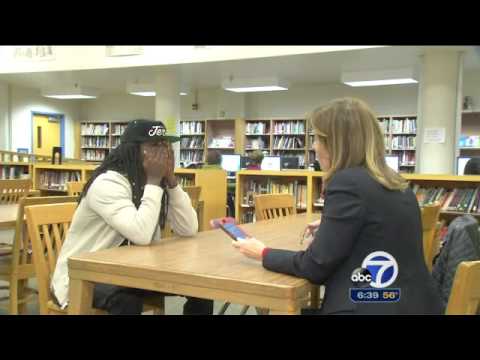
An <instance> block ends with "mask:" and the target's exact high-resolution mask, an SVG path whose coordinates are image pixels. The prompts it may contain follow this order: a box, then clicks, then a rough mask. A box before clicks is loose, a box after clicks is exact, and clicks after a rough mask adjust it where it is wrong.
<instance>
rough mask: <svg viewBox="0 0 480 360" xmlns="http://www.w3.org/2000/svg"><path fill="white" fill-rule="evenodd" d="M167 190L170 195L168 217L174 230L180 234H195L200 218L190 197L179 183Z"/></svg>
mask: <svg viewBox="0 0 480 360" xmlns="http://www.w3.org/2000/svg"><path fill="white" fill-rule="evenodd" d="M167 191H168V195H169V203H168V215H167V219H168V221H169V222H170V225H171V227H172V230H173V231H174V232H175V234H177V235H180V236H194V235H195V234H196V233H197V231H198V218H197V213H196V211H195V210H194V209H193V207H192V202H191V200H190V197H189V196H188V194H187V193H186V192H185V191H183V190H182V188H181V187H180V186H179V185H177V186H176V187H174V188H173V189H167Z"/></svg>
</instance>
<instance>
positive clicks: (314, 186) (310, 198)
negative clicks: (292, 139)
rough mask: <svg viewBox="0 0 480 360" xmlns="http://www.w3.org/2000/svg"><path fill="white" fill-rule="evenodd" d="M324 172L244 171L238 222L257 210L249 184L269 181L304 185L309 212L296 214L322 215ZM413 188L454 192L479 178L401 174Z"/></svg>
mask: <svg viewBox="0 0 480 360" xmlns="http://www.w3.org/2000/svg"><path fill="white" fill-rule="evenodd" d="M323 175H324V173H323V172H321V171H309V170H292V171H262V170H242V171H239V172H238V173H237V189H236V198H235V210H236V211H235V214H236V220H237V221H238V222H240V223H243V222H244V221H243V219H244V215H245V214H246V213H248V212H253V211H254V210H255V207H254V205H253V204H252V203H247V204H245V202H246V196H247V195H248V194H247V193H246V190H245V189H246V184H247V182H249V181H252V180H254V181H257V182H258V183H265V182H266V181H268V180H273V181H278V179H282V181H283V182H284V183H291V182H293V181H301V182H302V184H306V185H307V192H306V195H307V198H306V209H297V211H299V212H301V211H306V212H307V214H309V215H311V214H313V213H317V212H321V211H322V210H323V202H322V201H320V202H317V200H319V198H320V194H321V191H322V184H323V183H322V177H323ZM401 175H402V176H403V177H404V178H405V179H406V180H408V181H409V182H410V184H411V185H412V186H413V185H415V184H418V185H420V186H422V187H428V188H430V187H443V188H447V189H454V188H477V187H480V175H478V176H476V175H471V176H456V175H431V174H406V173H405V174H401ZM460 215H465V213H464V212H456V211H441V213H440V218H441V219H444V220H445V221H446V222H447V223H449V222H450V221H451V220H453V219H454V218H455V217H456V216H460ZM471 215H473V216H475V217H478V218H480V213H478V214H477V213H471Z"/></svg>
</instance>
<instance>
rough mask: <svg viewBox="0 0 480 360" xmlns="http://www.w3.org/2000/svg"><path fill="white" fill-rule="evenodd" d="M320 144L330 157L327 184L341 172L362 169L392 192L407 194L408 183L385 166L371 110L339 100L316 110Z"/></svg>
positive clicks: (381, 139)
mask: <svg viewBox="0 0 480 360" xmlns="http://www.w3.org/2000/svg"><path fill="white" fill-rule="evenodd" d="M310 122H311V125H312V127H313V129H314V132H315V135H316V138H317V141H321V142H322V143H323V145H324V146H325V147H326V149H327V150H328V152H329V154H330V162H331V166H330V169H329V170H328V171H327V172H326V174H325V176H324V178H323V179H324V181H325V183H328V181H329V179H330V178H331V177H332V176H333V175H334V174H335V173H336V172H337V171H339V170H342V169H346V168H351V167H355V166H363V167H365V168H366V169H367V171H368V172H369V173H370V175H371V176H372V177H373V178H374V179H375V180H376V181H378V182H379V183H380V184H382V185H383V186H384V187H386V188H387V189H390V190H404V189H406V188H407V187H408V184H407V182H406V181H405V180H404V179H403V178H402V177H401V176H400V175H398V174H397V173H396V172H395V171H393V170H392V169H391V168H390V167H389V166H387V164H386V162H385V143H384V137H383V133H382V131H381V129H380V125H379V124H378V120H377V118H376V117H375V115H374V113H373V111H372V110H371V109H370V107H369V106H368V105H367V104H366V103H365V102H363V101H361V100H358V99H353V98H343V99H337V100H333V101H331V102H329V103H328V104H326V105H324V106H321V107H319V108H318V109H316V110H315V111H314V112H313V113H312V114H311V116H310Z"/></svg>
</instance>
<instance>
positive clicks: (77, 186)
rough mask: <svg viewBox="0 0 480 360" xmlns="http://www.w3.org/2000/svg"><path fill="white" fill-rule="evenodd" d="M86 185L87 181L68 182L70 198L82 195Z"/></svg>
mask: <svg viewBox="0 0 480 360" xmlns="http://www.w3.org/2000/svg"><path fill="white" fill-rule="evenodd" d="M85 184H86V182H85V181H68V182H67V192H68V196H79V195H81V194H82V191H83V187H84V186H85Z"/></svg>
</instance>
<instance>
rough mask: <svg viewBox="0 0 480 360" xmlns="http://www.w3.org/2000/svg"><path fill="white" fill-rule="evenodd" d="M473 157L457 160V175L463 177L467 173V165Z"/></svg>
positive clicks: (460, 157) (463, 157)
mask: <svg viewBox="0 0 480 360" xmlns="http://www.w3.org/2000/svg"><path fill="white" fill-rule="evenodd" d="M470 159H471V157H465V156H459V157H458V158H457V175H463V174H464V172H465V165H467V162H468V160H470Z"/></svg>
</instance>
